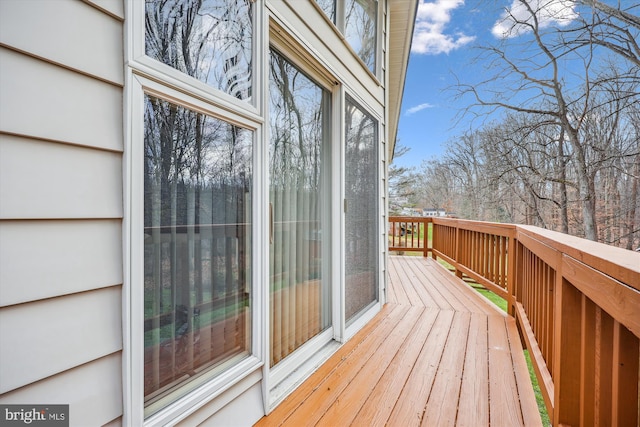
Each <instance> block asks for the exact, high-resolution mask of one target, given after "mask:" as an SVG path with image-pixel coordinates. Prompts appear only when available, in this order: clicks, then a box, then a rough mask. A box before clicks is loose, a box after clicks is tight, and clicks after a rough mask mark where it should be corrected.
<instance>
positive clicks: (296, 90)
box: [269, 52, 324, 191]
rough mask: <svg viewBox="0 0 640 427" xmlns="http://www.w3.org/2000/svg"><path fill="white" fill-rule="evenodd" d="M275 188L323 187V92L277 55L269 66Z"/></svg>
mask: <svg viewBox="0 0 640 427" xmlns="http://www.w3.org/2000/svg"><path fill="white" fill-rule="evenodd" d="M270 71H271V72H270V77H271V79H270V94H271V97H270V110H269V115H270V120H271V151H270V174H271V185H272V187H286V186H287V185H296V186H299V187H301V188H306V189H309V190H312V191H316V190H318V186H319V184H320V181H319V180H320V166H321V151H322V136H323V135H322V131H323V129H322V125H323V120H324V118H323V116H322V115H323V95H324V94H323V90H322V89H321V88H320V87H318V85H316V84H315V83H314V82H313V81H311V80H310V79H309V78H308V77H307V76H305V75H304V74H302V73H301V72H300V71H299V70H298V69H297V68H295V67H294V66H293V65H291V63H289V62H288V61H287V60H286V59H284V58H283V57H282V56H280V55H279V54H278V53H277V52H272V53H271V63H270Z"/></svg>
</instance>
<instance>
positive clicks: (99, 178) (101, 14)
mask: <svg viewBox="0 0 640 427" xmlns="http://www.w3.org/2000/svg"><path fill="white" fill-rule="evenodd" d="M0 45H1V47H0V69H1V73H2V79H0V93H2V96H0V197H1V200H2V203H0V265H1V266H2V268H1V269H0V307H1V308H0V336H1V337H2V346H0V360H1V361H2V363H1V364H0V393H1V394H0V403H25V402H28V403H34V404H37V403H49V404H53V403H63V404H70V405H71V406H70V414H71V416H70V421H71V422H70V424H71V425H72V426H74V425H80V426H82V425H102V424H107V423H109V422H112V421H114V420H116V421H115V423H116V424H118V419H119V417H120V416H121V415H122V399H123V396H122V281H123V267H122V214H123V213H122V212H123V202H122V200H123V193H122V149H123V127H122V126H123V125H122V111H123V110H122V100H123V90H122V85H123V2H122V1H120V0H108V1H107V0H105V1H100V0H92V1H80V0H60V1H55V2H53V1H47V0H41V1H37V2H36V1H28V2H25V1H20V0H2V1H1V2H0Z"/></svg>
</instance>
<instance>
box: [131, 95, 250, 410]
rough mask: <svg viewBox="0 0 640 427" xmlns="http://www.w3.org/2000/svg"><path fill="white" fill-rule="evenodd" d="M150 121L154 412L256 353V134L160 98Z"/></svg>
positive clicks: (148, 109)
mask: <svg viewBox="0 0 640 427" xmlns="http://www.w3.org/2000/svg"><path fill="white" fill-rule="evenodd" d="M144 124H145V135H144V154H145V162H144V396H145V404H146V408H145V413H146V415H149V414H151V413H153V412H154V411H156V410H157V409H159V408H161V407H162V406H165V405H166V404H167V403H169V402H171V401H173V400H175V399H177V398H178V397H180V396H182V395H184V394H185V393H186V392H188V391H190V390H191V389H193V388H194V387H196V386H197V385H198V384H199V383H201V382H202V381H204V380H206V379H208V378H211V376H212V375H215V374H217V373H218V372H220V371H221V370H222V369H223V367H224V365H225V364H229V363H232V362H233V361H234V360H239V359H240V358H243V357H246V356H247V355H248V354H249V352H250V350H251V348H250V330H251V328H250V326H251V325H250V324H251V319H250V309H249V307H250V283H251V252H250V249H251V181H252V167H251V165H252V138H253V135H252V132H251V131H249V130H246V129H242V128H239V127H236V126H233V125H231V124H229V123H226V122H224V121H222V120H219V119H216V118H213V117H209V116H206V115H203V114H199V113H196V112H194V111H192V110H189V109H187V108H184V107H181V106H177V105H174V104H172V103H170V102H167V101H164V100H161V99H158V98H154V97H150V96H146V97H145V120H144ZM206 374H208V375H206Z"/></svg>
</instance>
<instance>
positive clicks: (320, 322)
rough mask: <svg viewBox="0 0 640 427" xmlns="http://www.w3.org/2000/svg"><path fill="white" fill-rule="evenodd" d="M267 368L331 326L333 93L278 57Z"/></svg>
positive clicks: (272, 112) (272, 86) (274, 56)
mask: <svg viewBox="0 0 640 427" xmlns="http://www.w3.org/2000/svg"><path fill="white" fill-rule="evenodd" d="M269 72H270V73H269V74H270V75H269V77H270V78H269V93H270V95H269V117H270V141H269V179H270V185H269V200H270V203H269V209H270V222H271V226H270V230H269V232H270V253H269V257H270V258H269V262H270V267H269V270H270V271H269V276H270V342H271V360H270V363H271V366H274V365H276V364H277V363H278V362H280V361H281V360H282V359H284V358H286V357H287V356H288V355H290V354H291V353H293V352H294V351H295V350H296V349H298V348H299V347H300V346H302V345H303V344H304V343H306V342H307V341H309V340H310V339H311V338H313V337H314V336H316V335H318V334H319V333H320V332H322V331H323V330H326V329H327V328H328V327H329V326H331V290H330V283H329V276H330V274H329V252H328V251H329V237H330V224H329V214H330V210H329V206H330V203H329V198H328V195H329V194H328V189H329V188H330V162H329V158H330V155H329V154H330V153H329V134H330V115H331V114H330V94H329V92H328V91H327V90H325V89H324V88H322V87H321V86H320V85H318V84H317V83H316V82H314V81H313V80H312V79H311V78H309V77H308V76H307V75H306V74H304V73H303V72H302V71H301V70H300V69H298V68H297V67H296V66H294V65H293V64H292V63H291V62H289V61H288V60H287V59H285V58H284V57H283V56H282V55H281V54H280V53H278V52H277V51H275V50H272V51H271V56H270V63H269Z"/></svg>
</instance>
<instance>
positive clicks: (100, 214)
mask: <svg viewBox="0 0 640 427" xmlns="http://www.w3.org/2000/svg"><path fill="white" fill-rule="evenodd" d="M12 177H13V178H12ZM17 177H19V179H18V178H17ZM25 195H28V197H25ZM0 197H1V198H2V204H0V218H3V219H12V218H119V217H122V155H121V154H120V153H113V152H109V151H102V150H95V149H91V148H84V147H77V146H73V145H66V144H56V143H51V142H46V141H34V140H30V139H26V138H17V137H14V136H8V135H0Z"/></svg>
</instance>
